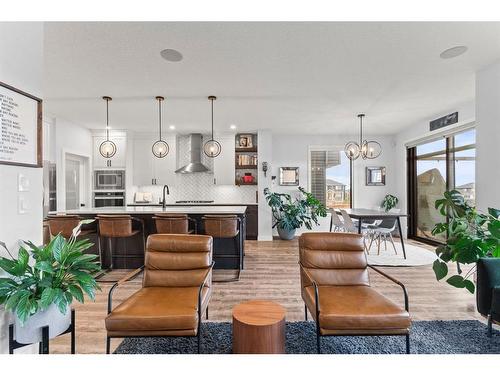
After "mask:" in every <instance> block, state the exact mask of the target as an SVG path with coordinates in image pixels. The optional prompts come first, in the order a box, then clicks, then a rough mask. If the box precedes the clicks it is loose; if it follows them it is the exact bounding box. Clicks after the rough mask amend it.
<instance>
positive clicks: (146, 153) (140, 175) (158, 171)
mask: <svg viewBox="0 0 500 375" xmlns="http://www.w3.org/2000/svg"><path fill="white" fill-rule="evenodd" d="M164 140H165V141H166V142H167V143H168V145H169V147H170V151H169V153H168V155H167V156H165V157H164V158H157V157H156V156H154V155H153V152H152V149H151V147H152V145H153V143H154V142H155V139H154V138H153V137H151V138H137V139H134V140H133V147H134V153H133V154H134V157H133V175H132V176H133V184H134V185H137V186H145V185H146V186H147V185H168V184H173V183H174V181H175V142H176V139H175V136H168V137H166V138H165V139H164Z"/></svg>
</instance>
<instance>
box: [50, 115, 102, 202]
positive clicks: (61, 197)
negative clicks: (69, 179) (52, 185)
mask: <svg viewBox="0 0 500 375" xmlns="http://www.w3.org/2000/svg"><path fill="white" fill-rule="evenodd" d="M53 121H54V123H55V156H56V179H57V182H56V184H57V209H58V210H64V209H65V208H66V181H65V153H71V154H74V155H79V156H83V157H86V158H88V160H89V173H88V175H87V176H86V182H87V185H88V188H87V194H88V197H87V204H90V202H91V199H90V198H91V197H90V195H91V191H89V189H90V185H91V181H92V175H91V173H90V171H92V147H93V143H92V133H91V131H90V130H89V129H86V128H84V127H82V126H80V125H77V124H75V123H72V122H70V121H67V120H65V119H62V118H54V119H53Z"/></svg>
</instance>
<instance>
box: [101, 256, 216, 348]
mask: <svg viewBox="0 0 500 375" xmlns="http://www.w3.org/2000/svg"><path fill="white" fill-rule="evenodd" d="M214 264H215V263H214V262H212V264H211V265H210V267H209V268H208V270H207V274H206V275H205V278H204V279H203V282H202V283H201V284H200V286H199V289H198V330H197V334H196V336H164V337H196V338H197V347H198V349H197V350H198V354H200V352H201V316H202V300H201V298H202V292H203V287H204V286H205V285H206V284H207V279H208V276H210V273H211V271H212V270H213V268H214ZM142 271H144V266H142V267H140V268H138V269H136V270H135V271H133V272H132V273H130V274H129V275H128V276H125V277H124V278H123V279H121V280H120V281H119V282H116V283H115V284H114V285H113V286H112V287H111V289H110V290H109V293H108V315H109V314H110V313H111V311H112V310H113V309H112V305H113V293H114V291H115V289H116V287H117V286H118V285H120V284H122V283H124V282H127V281H130V280H132V279H134V278H135V277H136V276H138V275H139V274H140V273H142ZM205 314H206V319H208V305H207V309H206V311H205ZM126 337H162V336H113V337H109V336H108V335H106V354H109V352H110V347H111V339H112V338H126Z"/></svg>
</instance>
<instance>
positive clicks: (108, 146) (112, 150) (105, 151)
mask: <svg viewBox="0 0 500 375" xmlns="http://www.w3.org/2000/svg"><path fill="white" fill-rule="evenodd" d="M102 98H103V99H104V100H105V101H106V140H105V141H104V142H102V143H101V144H100V145H99V153H100V154H101V155H102V156H103V157H104V158H107V159H109V158H112V157H113V156H114V155H115V154H116V145H115V143H114V142H113V141H110V140H109V102H110V101H111V100H113V99H111V97H109V96H103V97H102Z"/></svg>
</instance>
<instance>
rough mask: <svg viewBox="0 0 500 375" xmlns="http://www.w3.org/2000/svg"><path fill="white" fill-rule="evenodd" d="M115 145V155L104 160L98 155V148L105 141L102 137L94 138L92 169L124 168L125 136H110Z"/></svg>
mask: <svg viewBox="0 0 500 375" xmlns="http://www.w3.org/2000/svg"><path fill="white" fill-rule="evenodd" d="M109 139H110V140H111V141H113V142H114V143H115V145H116V153H115V154H114V155H113V157H111V158H105V157H103V156H102V155H101V154H100V153H99V146H100V145H101V143H102V142H104V141H105V140H106V137H104V136H94V152H93V154H94V168H125V165H126V155H127V150H126V148H127V138H126V136H110V137H109Z"/></svg>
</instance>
